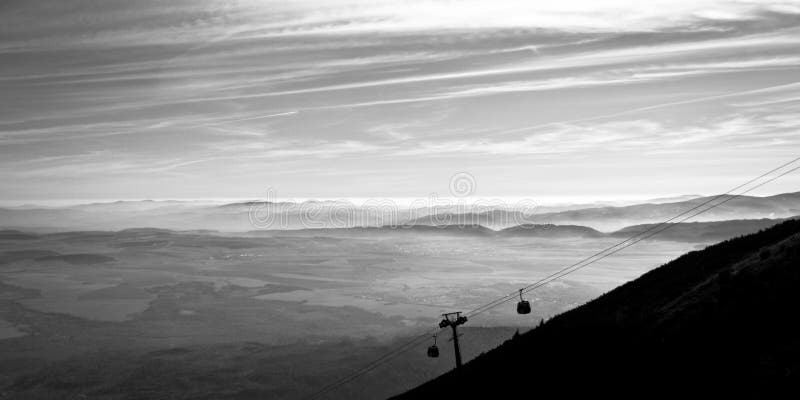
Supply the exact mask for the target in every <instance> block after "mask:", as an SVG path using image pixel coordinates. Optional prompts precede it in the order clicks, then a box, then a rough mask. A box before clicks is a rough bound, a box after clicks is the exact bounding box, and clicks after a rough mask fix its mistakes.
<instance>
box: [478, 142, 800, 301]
mask: <svg viewBox="0 0 800 400" xmlns="http://www.w3.org/2000/svg"><path fill="white" fill-rule="evenodd" d="M797 161H800V157H797V158H795V159H793V160H791V161H788V162H786V163H784V164H781V165H780V166H778V167H776V168H773V169H771V170H769V171H767V172H765V173H763V174H761V175H759V176H757V177H755V178H753V179H750V180H749V181H747V182H745V183H742V184H741V185H738V186H736V187H734V188H732V189H730V190H728V191H727V192H725V193H722V194H719V195H716V196H714V197H712V198H711V199H708V200H706V201H704V202H702V203H700V204H698V205H696V206H694V207H692V208H690V209H688V210H686V211H683V212H681V213H680V214H678V215H676V216H674V217H672V218H670V219H668V220H666V221H663V222H661V223H658V224H656V225H653V226H651V227H650V228H648V229H646V230H644V231H642V232H638V233H636V234H634V235H631V236H630V237H628V238H626V239H625V240H623V241H621V242H618V243H616V244H614V245H613V246H610V247H607V248H605V249H603V250H601V251H599V252H597V253H594V254H592V255H591V256H589V257H586V258H584V259H582V260H580V261H578V262H576V263H574V264H572V265H570V266H568V267H565V268H562V269H560V270H558V271H556V272H553V273H552V274H550V275H548V276H545V277H544V278H541V279H540V280H538V281H536V282H534V283H532V284H530V285H528V286H525V287H523V288H522V289H521V290H523V293H526V292H528V291H529V290H527V289H528V288H530V287H532V286H534V285H537V284H538V283H540V282H542V281H544V280H546V279H549V278H550V277H552V276H554V275H557V274H559V273H561V272H563V271H566V270H568V269H570V268H573V267H576V266H578V265H580V264H583V263H586V262H588V261H590V260H592V259H593V258H595V257H598V256H601V255H603V253H606V252H609V251H612V250H614V249H615V248H617V247H620V246H622V247H620V248H619V249H618V250H622V249H625V248H628V247H630V246H632V245H633V244H636V243H639V242H640V241H642V240H644V239H647V238H649V237H652V236H653V235H655V234H658V233H660V232H663V231H664V230H665V229H661V230H658V231H657V232H655V233H653V234H651V235H647V236H644V237H642V238H640V239H637V236H641V235H644V234H647V233H648V232H650V231H653V230H655V229H658V228H660V227H664V226H667V227H671V226H672V225H670V223H672V221H674V220H676V219H678V218H680V217H682V216H684V215H686V214H688V213H690V212H692V211H695V210H697V209H698V208H701V207H703V206H706V205H708V204H709V203H712V202H714V201H716V200H719V199H720V198H722V197H725V196H731V197H728V199H726V200H724V201H722V202H720V203H718V204H714V205H712V206H711V207H708V208H707V209H705V210H702V211H701V212H698V213H695V214H692V215H690V216H689V217H686V218H683V219H681V220H680V221H678V222H677V223H680V222H683V221H686V220H687V219H689V218H692V217H695V216H697V215H700V214H702V213H704V212H706V211H708V210H711V209H713V208H715V207H718V206H720V205H722V204H724V203H727V202H728V201H730V200H733V199H735V198H737V197H739V196H743V195H745V194H746V193H749V192H750V191H753V190H755V189H757V188H758V187H761V186H763V185H765V184H767V183H769V182H772V181H773V180H775V179H778V178H780V177H782V176H784V175H786V174H789V173H791V172H794V171H796V170H797V169H798V168H794V169H791V170H789V171H786V172H784V173H782V174H780V175H777V176H775V177H773V178H771V179H770V180H767V181H764V182H762V183H760V184H759V185H757V186H754V187H752V188H750V189H748V190H746V191H744V192H742V193H739V194H736V195H734V194H732V193H731V192H734V191H736V190H738V189H741V188H743V187H745V186H747V185H749V184H751V183H753V182H755V181H758V180H759V179H761V178H764V177H766V176H768V175H770V174H772V173H774V172H776V171H778V170H781V169H783V168H785V167H786V166H788V165H791V164H793V163H795V162H797ZM667 229H668V228H667ZM634 239H637V240H635V241H634V242H632V243H629V244H627V245H626V243H627V242H629V241H631V240H634ZM618 250H615V251H612V252H610V253H608V255H611V254H614V253H616V252H617V251H618ZM608 255H606V256H603V257H600V258H598V259H597V260H592V261H591V262H590V263H594V262H595V261H599V260H601V259H603V258H605V257H607V256H608ZM587 265H589V264H587ZM580 268H583V267H580ZM537 287H538V286H537ZM516 293H517V292H513V293H509V294H506V295H505V296H503V297H500V298H498V299H495V300H493V301H491V302H489V303H486V304H484V305H482V306H480V307H477V308H475V309H473V310H471V311H469V312H468V313H467V314H468V315H469V316H475V315H477V314H480V313H482V312H483V310H482V309H483V308H485V307H488V308H494V305H493V304H494V303H498V304H502V303H505V302H507V301H509V300H510V299H511V298H514V297H516Z"/></svg>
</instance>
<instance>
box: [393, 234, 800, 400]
mask: <svg viewBox="0 0 800 400" xmlns="http://www.w3.org/2000/svg"><path fill="white" fill-rule="evenodd" d="M798 259H800V221H797V220H789V221H786V222H783V223H781V224H778V225H776V226H773V227H771V228H769V229H766V230H763V231H760V232H758V233H755V234H751V235H747V236H743V237H738V238H735V239H731V240H727V241H724V242H721V243H718V244H716V245H713V246H709V247H707V248H705V249H704V250H700V251H694V252H690V253H687V254H685V255H683V256H681V257H679V258H677V259H675V260H674V261H672V262H669V263H667V264H665V265H664V266H662V267H660V268H657V269H655V270H652V271H651V272H648V273H647V274H645V275H643V276H641V277H640V278H638V279H636V280H634V281H631V282H629V283H627V284H625V285H623V286H620V287H618V288H616V289H614V290H612V291H610V292H608V293H606V294H604V295H603V296H601V297H599V298H597V299H595V300H593V301H591V302H589V303H587V304H585V305H583V306H580V307H578V308H575V309H573V310H571V311H569V312H566V313H563V314H560V315H558V316H556V317H554V318H552V319H550V320H548V321H546V322H545V323H543V324H541V325H539V326H538V327H536V328H535V329H533V330H530V331H528V332H526V333H524V334H522V335H519V336H517V337H515V338H512V339H510V340H508V341H506V342H505V343H503V344H502V345H500V346H499V347H498V348H496V349H494V350H491V351H489V352H487V353H485V354H482V355H480V356H478V357H477V358H476V359H474V360H473V361H471V362H469V363H467V364H466V365H465V366H464V367H463V368H461V370H458V371H451V372H449V373H447V374H445V375H442V376H440V377H439V378H436V379H434V380H432V381H430V382H428V383H425V384H423V385H421V386H419V387H417V388H415V389H412V390H410V391H408V392H406V393H404V394H402V395H400V396H397V397H396V398H397V399H432V398H441V397H443V396H449V397H453V398H455V397H462V398H498V397H500V396H504V395H510V394H525V395H526V396H525V397H541V396H548V397H558V398H562V397H567V398H575V397H578V396H581V397H583V396H592V397H595V398H602V397H613V398H634V397H636V398H685V397H689V398H699V397H703V396H706V397H711V398H723V397H731V398H796V397H797V395H798V393H800V324H798V323H797V317H796V315H797V306H798V305H800V291H798V290H797V288H798V287H799V286H800V263H798ZM534 307H536V305H535V304H534Z"/></svg>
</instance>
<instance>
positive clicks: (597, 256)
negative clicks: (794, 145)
mask: <svg viewBox="0 0 800 400" xmlns="http://www.w3.org/2000/svg"><path fill="white" fill-rule="evenodd" d="M797 161H800V157H797V158H794V159H792V160H791V161H788V162H786V163H784V164H781V165H780V166H778V167H776V168H773V169H771V170H769V171H767V172H765V173H763V174H761V175H759V176H757V177H755V178H752V179H750V180H748V181H747V182H745V183H742V184H740V185H738V186H736V187H734V188H732V189H730V190H728V191H727V192H725V193H723V194H720V195H716V196H714V197H712V198H711V199H709V200H706V201H704V202H702V203H700V204H698V205H696V206H694V207H692V208H690V209H688V210H686V211H683V212H681V213H680V214H678V215H676V216H674V217H672V218H670V219H668V220H666V221H663V222H661V223H658V224H656V225H654V226H652V227H650V228H648V229H646V230H644V231H642V232H639V233H636V234H634V235H632V236H631V237H629V238H626V239H625V240H623V241H621V242H619V243H617V244H615V245H613V246H610V247H608V248H606V249H603V250H601V251H599V252H597V253H594V254H593V255H591V256H589V257H586V258H584V259H582V260H581V261H578V262H577V263H574V264H572V265H570V266H568V267H565V268H562V269H560V270H558V271H556V272H554V273H552V274H550V275H548V276H546V277H544V278H542V279H539V280H538V281H536V282H534V283H532V284H530V285H527V286H525V287H523V288H521V289H519V290H518V291H516V292H513V293H510V294H507V295H505V296H503V297H500V298H498V299H495V300H493V301H491V302H489V303H486V304H484V305H481V306H479V307H477V308H474V309H472V310H471V311H468V312H466V313H465V314H466V315H465V317H463V318H466V317H467V316H468V317H469V318H474V317H475V316H477V315H480V314H482V313H484V312H486V311H488V310H491V309H493V308H495V307H497V306H499V305H501V304H504V303H506V302H508V301H510V300H511V299H514V298H516V297H517V295H519V297H520V303H522V302H523V301H525V300H524V299H523V298H522V295H523V294H525V293H528V292H530V291H533V290H535V289H537V288H539V287H541V286H544V285H546V284H547V283H550V282H552V281H555V280H557V279H559V278H561V277H564V276H566V275H569V274H571V273H573V272H575V271H578V270H580V269H582V268H585V267H587V266H589V265H591V264H593V263H595V262H597V261H600V260H602V259H604V258H606V257H609V256H611V255H613V254H616V253H617V252H619V251H622V250H624V249H626V248H628V247H630V246H633V245H634V244H637V243H639V242H641V241H643V240H645V239H648V238H650V237H652V236H654V235H657V234H658V233H661V232H663V231H665V230H667V229H670V228H672V227H673V226H675V224H677V223H681V222H684V221H686V220H688V219H690V218H693V217H696V216H698V215H700V214H703V213H705V212H708V211H709V210H712V209H714V208H716V207H719V206H721V205H722V204H725V203H727V202H729V201H731V200H733V199H736V198H739V197H741V196H743V195H745V194H747V193H749V192H751V191H753V190H755V189H758V188H759V187H761V186H764V185H766V184H768V183H770V182H772V181H775V180H777V179H779V178H781V177H783V176H786V175H788V174H790V173H792V172H795V171H797V170H800V166H796V167H793V168H791V169H789V170H787V171H784V172H782V173H780V174H778V175H776V176H773V177H771V178H769V179H767V180H766V181H763V182H760V183H758V184H757V185H755V186H753V187H751V188H749V189H747V190H745V191H743V192H741V193H737V194H733V193H731V192H734V191H736V190H739V189H741V188H743V187H745V186H747V185H749V184H751V183H754V182H756V181H758V180H760V179H762V178H765V177H767V176H768V175H770V174H772V173H774V172H777V171H779V170H781V169H784V168H785V167H787V166H789V165H791V164H794V163H795V162H797ZM725 196H728V197H727V198H726V199H724V200H723V201H721V202H719V203H716V204H711V203H713V202H714V201H716V200H719V199H720V198H722V197H725ZM709 204H711V205H710V206H709V207H706V208H703V209H700V208H701V207H704V206H706V205H709ZM696 210H697V212H695V213H693V214H691V215H688V216H686V217H684V218H681V217H682V216H685V215H686V214H688V213H691V212H693V211H696ZM678 218H681V219H680V220H679V221H677V222H675V223H672V221H675V220H676V219H678ZM659 227H660V228H661V229H657V228H659ZM656 229H657V230H656ZM653 230H655V231H653ZM651 231H653V232H651ZM648 232H650V233H649V234H647V235H645V236H641V235H644V234H646V233H648ZM639 236H641V237H639ZM634 239H635V240H634ZM632 240H633V241H632ZM629 241H630V243H627V242H629ZM620 246H622V247H620ZM518 311H519V307H518ZM465 321H466V319H465ZM446 327H447V326H445V327H441V326H439V330H438V331H436V333H435V334H434V335H436V334H438V333H439V332H441V331H442V330H443V329H444V328H446ZM429 337H430V336H429V333H423V334H421V335H419V336H415V337H414V338H412V339H411V340H409V341H407V342H405V343H404V344H402V345H401V346H399V347H397V348H396V349H394V350H391V351H389V352H387V353H386V354H384V355H382V356H381V357H378V358H377V359H375V360H374V361H372V362H371V363H369V364H367V365H366V366H364V367H362V368H360V369H358V370H356V371H355V372H353V373H351V374H350V375H348V376H346V377H344V378H341V379H339V380H337V381H335V382H333V383H330V384H328V385H326V386H324V387H323V388H321V389H320V390H318V391H316V392H314V393H313V394H311V395H310V396H309V397H307V398H308V399H315V398H319V397H321V396H324V395H325V394H327V393H328V392H330V391H332V390H334V389H337V388H339V387H341V386H343V385H345V384H347V383H349V382H351V381H353V380H355V379H357V378H359V377H361V376H363V375H364V374H367V373H369V372H370V371H372V370H374V369H375V368H377V367H379V366H380V365H382V364H384V363H386V362H388V361H390V360H392V359H394V358H395V357H397V356H399V355H400V354H402V353H404V352H405V351H406V350H408V349H410V348H411V347H413V346H415V345H416V344H417V343H421V342H422V341H423V340H427V339H428V338H429ZM434 345H435V342H434Z"/></svg>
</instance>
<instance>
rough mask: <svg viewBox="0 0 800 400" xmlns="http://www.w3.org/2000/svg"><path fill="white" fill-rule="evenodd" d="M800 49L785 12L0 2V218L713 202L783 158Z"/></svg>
mask: <svg viewBox="0 0 800 400" xmlns="http://www.w3.org/2000/svg"><path fill="white" fill-rule="evenodd" d="M798 49H800V1H774V2H771V1H720V0H693V1H665V0H651V1H646V2H644V1H635V0H614V1H602V2H601V1H573V0H559V1H556V2H554V1H530V0H492V1H485V0H441V1H433V0H395V1H386V0H341V1H338V0H302V1H300V0H298V1H286V0H284V1H271V0H260V1H257V0H238V1H224V0H172V1H169V2H164V1H155V0H102V1H101V0H37V1H29V0H5V1H3V2H0V59H1V60H2V62H0V202H46V201H79V200H80V201H98V200H117V199H212V198H226V199H239V198H241V199H246V198H264V197H265V196H267V194H268V193H270V194H271V195H273V196H277V197H278V198H330V199H338V198H372V197H378V198H415V197H423V196H430V195H431V194H439V195H442V196H445V195H447V193H448V190H449V187H450V185H451V183H452V182H451V178H452V177H453V176H458V174H462V175H463V174H468V176H470V177H471V178H472V179H474V181H473V182H472V184H473V185H474V186H473V189H474V193H471V194H473V195H475V196H478V197H486V198H505V197H508V198H511V197H513V198H528V199H532V200H534V201H535V200H538V199H585V200H596V199H613V198H648V197H660V196H669V195H678V194H714V193H721V192H724V191H726V190H728V189H729V188H731V187H733V186H736V185H737V184H739V183H742V182H743V181H745V180H747V179H749V178H752V177H754V176H757V175H758V174H760V173H762V172H765V171H766V170H769V169H771V168H772V167H775V166H777V165H779V164H780V163H782V162H784V161H788V160H790V159H792V158H794V157H797V156H800V154H798V153H800V134H799V133H800V132H799V131H798V128H800V51H798ZM798 190H800V178H798V177H797V176H796V175H794V176H790V177H786V178H784V179H782V180H780V181H776V182H774V183H772V184H770V185H769V186H767V187H765V188H764V189H763V191H762V192H761V193H760V194H769V193H780V192H790V191H798Z"/></svg>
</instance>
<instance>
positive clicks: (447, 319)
mask: <svg viewBox="0 0 800 400" xmlns="http://www.w3.org/2000/svg"><path fill="white" fill-rule="evenodd" d="M466 322H467V317H465V316H462V315H461V311H457V312H451V313H446V314H442V321H441V322H439V328H442V329H444V328H446V327H448V326H449V327H450V328H451V329H452V330H453V339H452V340H453V349H454V352H455V355H456V368H461V349H460V348H459V347H458V326H459V325H463V324H464V323H466Z"/></svg>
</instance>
